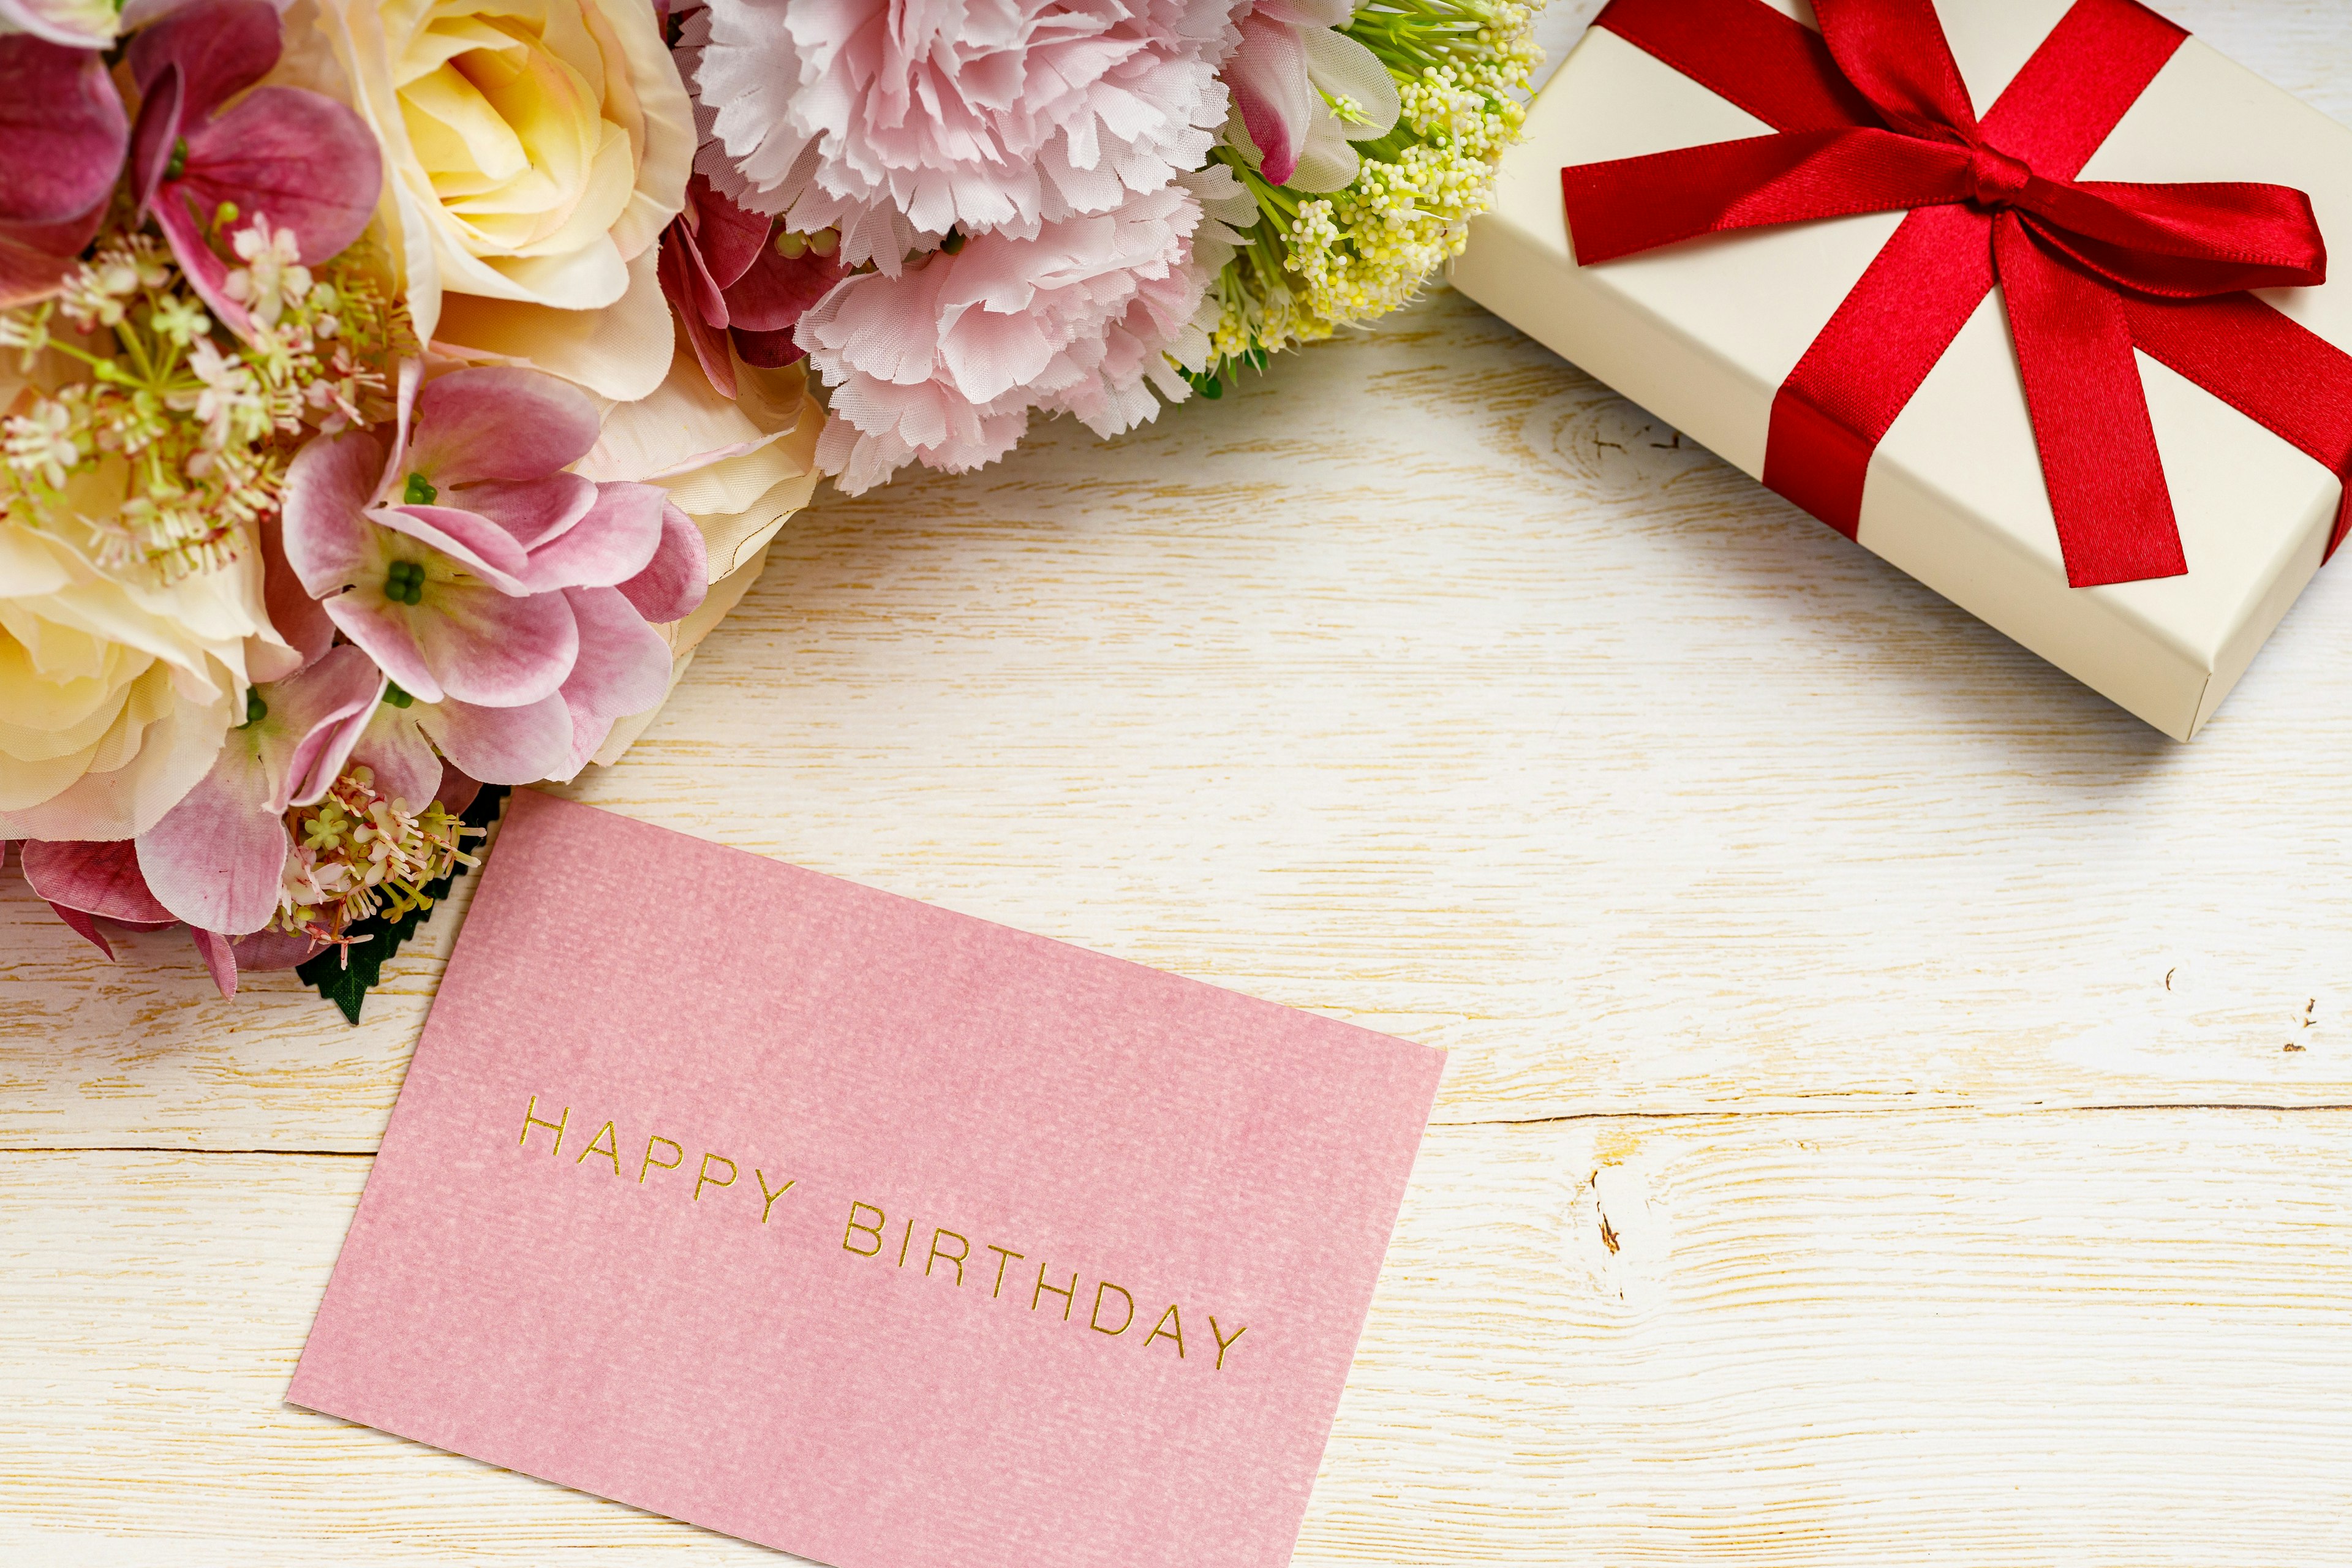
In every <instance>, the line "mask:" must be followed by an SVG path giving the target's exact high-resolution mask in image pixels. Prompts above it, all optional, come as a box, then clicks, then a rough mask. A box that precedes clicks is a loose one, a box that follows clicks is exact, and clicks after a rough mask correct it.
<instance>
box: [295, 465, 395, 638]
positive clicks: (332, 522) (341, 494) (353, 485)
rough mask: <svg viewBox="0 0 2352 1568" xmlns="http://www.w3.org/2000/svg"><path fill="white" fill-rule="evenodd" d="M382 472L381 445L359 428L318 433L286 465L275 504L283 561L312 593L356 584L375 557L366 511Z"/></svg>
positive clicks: (316, 595) (331, 591) (323, 594)
mask: <svg viewBox="0 0 2352 1568" xmlns="http://www.w3.org/2000/svg"><path fill="white" fill-rule="evenodd" d="M382 477H383V447H382V446H380V445H378V444H377V441H376V438H375V437H373V436H370V435H368V434H367V433H366V432H364V431H361V430H352V431H349V432H346V433H345V434H343V435H341V436H320V437H316V438H314V439H313V440H311V441H310V443H309V444H308V445H306V446H305V447H303V448H302V449H301V450H300V451H299V452H297V453H295V454H294V460H293V461H292V462H291V463H289V464H288V465H287V468H286V489H285V492H284V494H283V496H282V498H281V500H279V503H278V510H279V511H280V513H281V514H282V517H283V522H282V525H281V526H282V532H283V536H284V544H285V549H286V561H287V563H288V564H289V565H290V566H291V567H293V569H294V574H295V575H296V576H297V577H299V578H300V579H301V580H302V586H303V587H304V588H305V589H307V590H309V592H310V595H311V596H312V597H314V598H324V597H326V596H327V595H330V594H335V593H340V592H341V591H342V590H343V589H344V588H346V587H352V586H357V583H356V580H355V574H356V573H358V572H359V570H360V569H361V568H362V567H364V566H366V565H368V564H369V563H370V562H371V561H372V560H373V552H372V551H371V550H370V548H369V538H370V533H371V531H372V530H373V526H374V525H373V524H372V523H370V522H369V521H368V520H367V518H366V516H365V515H364V514H365V512H366V510H367V507H368V504H369V502H370V501H372V500H374V498H375V490H376V484H377V481H378V480H379V479H382ZM272 608H273V610H274V608H275V601H272ZM281 629H283V628H282V627H281ZM289 640H290V637H289Z"/></svg>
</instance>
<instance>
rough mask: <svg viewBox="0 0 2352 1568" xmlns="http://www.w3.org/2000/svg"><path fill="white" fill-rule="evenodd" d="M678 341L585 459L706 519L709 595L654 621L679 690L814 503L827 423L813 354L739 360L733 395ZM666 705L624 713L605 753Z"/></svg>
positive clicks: (625, 742) (608, 759) (608, 758)
mask: <svg viewBox="0 0 2352 1568" xmlns="http://www.w3.org/2000/svg"><path fill="white" fill-rule="evenodd" d="M675 349H676V357H675V359H674V360H673V361H672V362H671V364H670V373H669V375H668V376H667V379H665V380H664V381H663V382H662V384H661V385H660V386H659V387H658V388H656V390H655V391H654V393H653V394H652V395H650V396H647V397H644V398H641V399H638V400H637V401H635V402H632V403H624V404H619V405H614V407H612V408H611V409H609V410H608V411H607V412H606V414H605V416H604V431H603V433H602V435H601V436H600V437H598V439H597V442H596V446H595V447H594V449H593V450H592V451H590V452H589V454H588V455H587V456H586V457H585V458H582V459H581V460H580V461H579V462H578V463H576V464H574V465H573V467H574V468H576V469H577V470H578V471H579V472H581V473H583V474H585V475H586V476H587V477H588V478H590V479H596V480H599V481H604V480H610V479H635V480H641V481H644V482H646V483H650V484H656V485H659V486H661V487H662V488H663V489H667V491H669V494H670V499H671V500H674V501H676V502H677V507H678V510H681V511H683V512H685V513H686V515H687V516H688V517H690V518H692V519H693V520H694V522H695V526H696V527H698V529H700V530H701V531H702V542H703V547H704V548H705V549H706V550H707V551H708V552H709V556H710V593H709V597H707V598H705V599H704V600H703V602H702V605H701V607H700V608H698V609H697V610H696V611H695V612H694V613H693V614H692V615H690V616H687V617H686V619H684V620H682V621H678V622H677V623H675V624H674V625H670V626H656V627H655V628H654V629H655V630H656V631H657V632H659V633H661V635H662V637H663V639H664V640H665V641H667V643H668V644H669V645H670V658H671V667H670V689H671V690H673V691H674V690H676V689H677V682H678V678H679V677H681V676H683V675H684V674H685V673H686V670H687V667H688V665H690V664H692V663H693V662H694V654H695V649H696V648H697V647H699V646H700V645H701V643H702V639H703V638H704V637H706V636H708V635H709V632H710V629H711V628H712V627H713V626H717V625H718V624H719V622H720V621H721V620H723V619H724V618H726V616H727V615H728V613H729V612H730V611H731V610H733V609H734V607H735V605H737V603H738V602H739V601H740V600H741V599H742V597H743V595H744V593H745V591H746V590H747V589H749V588H750V587H751V584H753V583H754V582H756V581H758V580H759V576H760V572H761V568H762V567H764V566H765V565H766V564H767V560H768V545H769V542H771V541H772V540H773V539H774V538H775V536H776V531H777V530H779V529H781V528H782V526H783V525H784V522H785V521H786V520H787V519H789V518H790V517H791V516H792V514H793V513H794V512H795V511H798V510H800V509H801V508H802V507H803V506H806V505H807V504H808V500H809V497H810V496H811V495H812V494H813V493H814V491H815V489H816V482H817V471H816V440H817V437H818V436H819V435H821V434H822V433H823V432H824V407H823V405H820V404H819V403H818V402H817V400H816V399H815V398H814V397H812V396H811V395H809V392H808V383H807V377H806V375H805V374H804V371H803V366H802V365H800V364H793V365H788V366H786V367H785V368H783V369H782V370H761V369H757V368H755V367H753V366H751V365H747V364H744V363H741V362H740V361H738V362H737V363H736V367H735V380H736V396H735V397H734V398H733V400H731V401H730V400H729V399H727V398H724V397H721V396H719V394H717V393H716V392H713V391H712V390H711V389H710V383H709V380H708V379H707V378H706V377H705V376H704V375H703V374H702V367H701V366H700V365H699V364H698V363H696V361H695V357H694V355H693V353H692V352H691V351H689V350H688V349H687V348H686V346H685V345H684V344H683V343H682V342H681V343H677V344H676V345H675ZM664 700H665V701H667V698H665V699H664ZM660 711H661V706H660V704H656V705H655V706H654V707H653V708H650V709H648V710H646V711H645V712H643V713H637V714H633V715H631V716H630V717H628V718H625V719H623V720H621V721H619V722H617V723H615V724H614V726H613V731H612V733H611V734H610V735H609V736H607V737H606V738H605V742H604V747H603V749H602V750H600V751H599V752H597V753H596V756H595V758H594V760H595V761H596V762H599V763H614V762H617V761H619V760H620V757H621V754H622V753H623V752H626V751H627V750H628V749H629V747H630V746H632V745H634V744H635V742H636V739H637V737H638V736H639V735H641V734H643V733H644V732H645V731H646V726H647V725H649V724H651V723H652V722H653V721H654V719H655V717H656V715H658V714H659V713H660Z"/></svg>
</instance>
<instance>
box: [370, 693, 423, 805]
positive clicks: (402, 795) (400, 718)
mask: <svg viewBox="0 0 2352 1568" xmlns="http://www.w3.org/2000/svg"><path fill="white" fill-rule="evenodd" d="M423 711H425V710H423V709H419V708H394V706H393V705H392V704H391V703H389V702H385V703H381V704H379V705H378V706H377V708H376V710H375V712H374V714H373V716H372V717H370V719H369V720H368V724H367V729H366V730H365V731H362V734H361V735H360V742H359V744H358V745H356V746H354V747H352V766H354V767H360V766H364V767H366V768H367V770H368V771H369V772H370V773H373V774H374V775H375V792H376V794H378V795H382V796H383V797H384V798H385V799H386V800H399V801H403V802H405V803H406V804H407V805H408V806H409V807H410V808H411V809H412V810H421V809H423V807H424V805H425V802H426V801H428V800H431V799H432V798H433V797H434V796H435V795H437V794H438V793H439V792H440V789H441V759H440V757H439V756H437V755H436V754H435V752H434V750H433V742H430V741H428V740H426V739H425V732H424V731H421V730H419V729H418V728H417V727H416V715H417V714H418V713H421V712H423Z"/></svg>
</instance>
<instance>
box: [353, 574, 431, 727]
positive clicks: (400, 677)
mask: <svg viewBox="0 0 2352 1568" xmlns="http://www.w3.org/2000/svg"><path fill="white" fill-rule="evenodd" d="M325 606H326V611H327V618H328V619H329V620H331V621H332V622H334V623H335V626H337V628H338V629H340V630H341V632H342V634H343V635H344V636H345V637H349V638H351V639H352V641H353V642H355V643H357V644H358V645H359V646H360V647H362V648H364V649H366V650H367V656H368V657H369V658H372V659H373V660H375V662H376V664H377V666H378V667H379V668H382V669H383V672H384V673H385V674H386V675H388V676H390V677H392V679H394V681H395V682H397V683H398V684H399V686H400V689H402V690H404V691H405V692H407V693H408V694H409V695H410V696H412V697H415V698H417V699H418V700H421V701H425V702H438V701H439V700H441V682H440V680H439V679H437V678H436V676H435V675H434V673H433V668H432V666H431V665H429V664H427V663H426V662H425V650H424V648H423V647H422V646H421V645H420V644H419V642H418V641H417V636H416V627H417V626H418V624H419V623H420V622H422V621H424V620H425V619H426V618H428V617H429V616H432V615H433V614H435V613H436V612H434V611H431V610H421V609H416V608H412V607H411V606H409V605H395V604H394V603H393V602H392V601H391V600H389V599H386V598H385V597H384V596H383V595H382V594H379V593H374V592H372V591H369V590H366V589H362V590H361V591H359V592H357V593H352V594H338V595H335V596H334V597H333V598H331V599H328V600H326V601H325Z"/></svg>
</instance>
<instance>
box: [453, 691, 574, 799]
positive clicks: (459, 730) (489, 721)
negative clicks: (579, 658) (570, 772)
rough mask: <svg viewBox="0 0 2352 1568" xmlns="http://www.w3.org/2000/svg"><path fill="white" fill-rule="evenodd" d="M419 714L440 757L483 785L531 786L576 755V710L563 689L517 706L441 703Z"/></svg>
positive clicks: (554, 771)
mask: <svg viewBox="0 0 2352 1568" xmlns="http://www.w3.org/2000/svg"><path fill="white" fill-rule="evenodd" d="M416 712H417V719H416V722H417V724H418V726H419V727H420V728H422V729H423V730H424V731H425V733H426V734H427V735H430V736H431V737H432V738H433V743H434V744H435V745H436V746H438V747H440V748H441V753H442V755H444V756H446V757H447V758H448V759H449V761H450V762H451V763H455V764H456V765H457V767H460V768H462V769H464V770H465V771H466V773H467V774H468V775H469V776H471V777H473V778H477V779H479V780H481V781H482V782H483V783H484V784H531V783H534V782H536V781H538V780H540V779H543V778H547V777H549V776H551V774H553V773H556V772H557V771H558V770H559V769H561V768H562V766H563V765H564V763H565V761H566V760H567V759H568V758H569V757H570V756H571V754H572V710H571V709H569V708H568V707H566V706H565V705H564V701H563V696H562V693H561V692H551V693H549V694H548V695H547V696H545V697H543V698H541V699H540V700H538V701H537V702H530V703H525V704H523V705H522V706H521V707H519V708H477V707H474V706H473V705H472V704H470V703H465V702H442V703H436V705H434V706H433V707H431V708H422V707H420V708H419V709H418V710H416Z"/></svg>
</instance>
